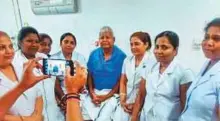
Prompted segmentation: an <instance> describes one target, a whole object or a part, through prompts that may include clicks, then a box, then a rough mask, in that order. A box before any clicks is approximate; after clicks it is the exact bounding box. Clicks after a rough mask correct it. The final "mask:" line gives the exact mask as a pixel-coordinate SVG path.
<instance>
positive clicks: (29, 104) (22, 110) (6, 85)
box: [0, 65, 41, 116]
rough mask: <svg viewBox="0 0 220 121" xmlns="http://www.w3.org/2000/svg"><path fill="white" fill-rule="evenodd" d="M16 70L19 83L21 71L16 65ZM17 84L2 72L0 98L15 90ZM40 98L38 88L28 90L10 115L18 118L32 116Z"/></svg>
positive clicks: (0, 73)
mask: <svg viewBox="0 0 220 121" xmlns="http://www.w3.org/2000/svg"><path fill="white" fill-rule="evenodd" d="M14 70H15V73H16V75H17V77H18V79H19V80H17V81H20V78H21V73H20V72H21V71H20V69H19V68H16V65H15V66H14ZM17 84H18V82H13V81H12V80H10V79H9V78H8V77H6V76H5V75H4V74H3V73H2V72H1V71H0V97H1V96H2V95H4V94H5V93H7V92H8V91H10V90H11V89H13V88H14V87H15V86H16V85H17ZM40 96H41V92H40V90H39V89H38V87H37V86H34V87H32V88H30V89H28V90H26V91H25V92H24V93H23V94H22V95H21V96H19V98H18V99H17V100H16V102H15V103H14V104H13V106H12V107H11V108H10V109H9V114H10V115H17V116H30V115H31V114H32V113H33V112H34V109H35V103H36V99H37V98H38V97H40Z"/></svg>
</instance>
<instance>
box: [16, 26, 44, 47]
mask: <svg viewBox="0 0 220 121" xmlns="http://www.w3.org/2000/svg"><path fill="white" fill-rule="evenodd" d="M29 34H36V35H37V36H38V39H40V37H39V33H38V31H37V30H36V29H35V28H33V27H30V26H28V27H22V28H21V30H20V31H19V32H18V48H19V49H21V47H20V46H21V42H22V41H23V39H24V38H25V37H26V36H28V35H29Z"/></svg>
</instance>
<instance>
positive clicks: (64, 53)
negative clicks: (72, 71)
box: [50, 33, 86, 112]
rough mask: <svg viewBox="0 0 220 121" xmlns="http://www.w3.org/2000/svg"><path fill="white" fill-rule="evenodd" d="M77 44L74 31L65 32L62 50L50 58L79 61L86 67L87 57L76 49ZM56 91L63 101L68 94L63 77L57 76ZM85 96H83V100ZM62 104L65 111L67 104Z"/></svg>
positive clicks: (61, 43)
mask: <svg viewBox="0 0 220 121" xmlns="http://www.w3.org/2000/svg"><path fill="white" fill-rule="evenodd" d="M76 44H77V41H76V37H75V36H74V35H73V34H72V33H64V34H63V35H62V36H61V37H60V47H61V51H59V52H57V53H55V54H54V55H52V56H51V57H50V58H52V59H64V60H72V61H77V62H78V63H79V64H80V65H81V66H83V67H86V59H85V57H84V56H83V55H82V54H80V53H78V52H76V51H74V49H75V47H76ZM55 93H56V97H57V99H58V100H59V101H61V98H62V97H63V96H64V94H66V89H65V86H64V81H63V77H57V78H56V88H55ZM83 98H84V96H81V100H83ZM59 101H58V103H59ZM60 106H61V109H63V111H64V112H65V105H60Z"/></svg>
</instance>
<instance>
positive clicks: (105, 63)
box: [87, 46, 126, 90]
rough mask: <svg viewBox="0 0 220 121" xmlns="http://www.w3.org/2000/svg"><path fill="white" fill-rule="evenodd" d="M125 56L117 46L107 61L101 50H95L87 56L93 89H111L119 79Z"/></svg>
mask: <svg viewBox="0 0 220 121" xmlns="http://www.w3.org/2000/svg"><path fill="white" fill-rule="evenodd" d="M125 57H126V55H125V53H124V52H122V50H121V49H119V48H118V47H117V46H114V47H113V52H112V55H111V57H110V58H109V59H108V60H105V58H104V53H103V49H102V48H97V49H95V50H94V51H93V52H92V53H91V54H90V56H89V61H88V63H87V67H88V70H89V72H90V73H91V75H92V78H93V84H94V88H95V89H98V90H102V89H112V88H113V87H114V86H115V84H116V83H117V81H118V80H119V78H120V75H121V70H122V64H123V61H124V59H125Z"/></svg>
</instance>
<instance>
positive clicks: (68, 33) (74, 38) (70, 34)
mask: <svg viewBox="0 0 220 121" xmlns="http://www.w3.org/2000/svg"><path fill="white" fill-rule="evenodd" d="M66 36H71V37H72V38H73V41H74V42H75V44H76V37H75V36H74V35H73V34H72V33H70V32H67V33H64V34H63V35H62V36H61V37H60V44H61V43H62V41H63V39H64V38H65V37H66Z"/></svg>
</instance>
